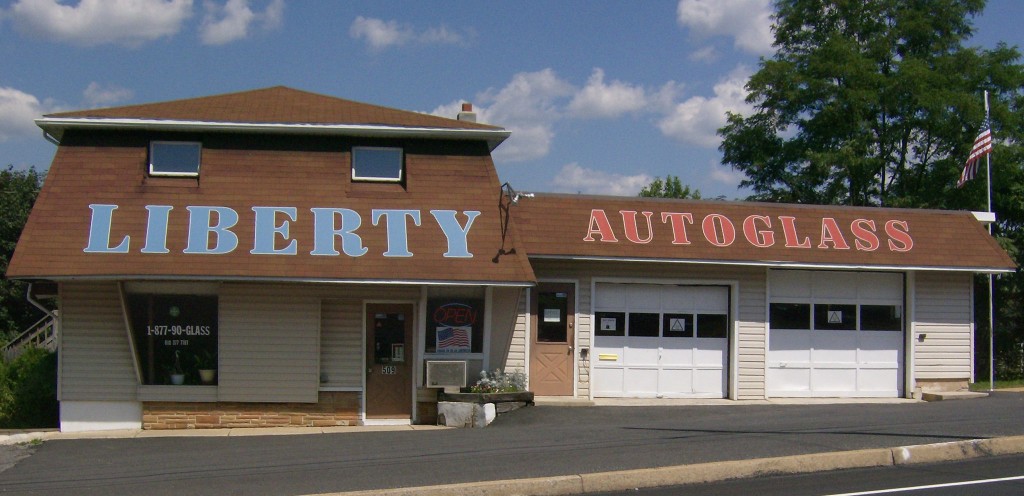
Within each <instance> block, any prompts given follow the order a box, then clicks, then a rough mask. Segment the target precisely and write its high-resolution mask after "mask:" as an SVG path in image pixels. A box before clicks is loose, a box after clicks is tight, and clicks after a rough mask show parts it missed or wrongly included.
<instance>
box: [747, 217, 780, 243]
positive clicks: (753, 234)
mask: <svg viewBox="0 0 1024 496" xmlns="http://www.w3.org/2000/svg"><path fill="white" fill-rule="evenodd" d="M757 221H761V222H763V223H764V227H766V228H767V229H762V230H760V231H758V230H757V226H756V225H754V223H755V222H757ZM771 229H772V219H771V217H768V216H765V215H751V216H749V217H747V218H746V219H743V235H744V236H746V238H747V241H749V242H750V244H752V245H754V246H756V247H758V248H768V247H769V246H772V245H774V244H775V232H774V231H772V230H771Z"/></svg>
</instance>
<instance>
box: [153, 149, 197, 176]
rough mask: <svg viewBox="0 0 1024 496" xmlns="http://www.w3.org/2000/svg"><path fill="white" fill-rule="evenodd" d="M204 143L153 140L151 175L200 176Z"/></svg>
mask: <svg viewBox="0 0 1024 496" xmlns="http://www.w3.org/2000/svg"><path fill="white" fill-rule="evenodd" d="M202 149H203V145H202V143H197V142H192V141H151V142H150V143H149V175H151V176H172V177H198V176H199V163H200V157H201V156H202Z"/></svg>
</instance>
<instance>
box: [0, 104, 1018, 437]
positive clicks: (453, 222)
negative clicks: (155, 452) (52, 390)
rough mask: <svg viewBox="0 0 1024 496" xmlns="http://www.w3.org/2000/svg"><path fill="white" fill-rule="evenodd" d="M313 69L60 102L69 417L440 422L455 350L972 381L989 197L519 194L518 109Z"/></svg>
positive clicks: (802, 382)
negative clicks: (387, 88) (963, 203)
mask: <svg viewBox="0 0 1024 496" xmlns="http://www.w3.org/2000/svg"><path fill="white" fill-rule="evenodd" d="M471 111H472V109H471V107H470V106H465V107H464V112H463V113H461V114H460V116H459V119H445V118H440V117H435V116H429V115H424V114H419V113H413V112H405V111H400V110H394V109H388V108H383V107H378V106H373V105H367V104H362V103H356V102H352V101H347V100H342V99H338V98H333V97H328V96H322V95H316V94H312V93H307V92H302V91H297V90H294V89H290V88H285V87H275V88H268V89H263V90H255V91H247V92H241V93H234V94H227V95H218V96H210V97H204V98H195V99H188V100H179V101H171V102H163V103H154V104H146V105H136V106H128V107H119V108H110V109H99V110H89V111H81V112H68V113H60V114H52V115H47V116H44V117H43V118H41V119H39V120H38V121H37V124H38V125H39V126H40V127H41V128H42V129H43V130H44V132H45V134H46V135H47V136H48V137H49V138H50V139H52V140H53V141H54V142H55V143H58V147H57V153H56V156H55V158H54V160H53V164H52V165H51V167H50V172H49V174H48V176H47V179H46V184H45V185H44V187H43V189H42V191H41V193H40V195H39V198H38V200H37V202H36V205H35V208H34V209H33V211H32V214H31V216H30V218H29V221H28V224H27V226H26V228H25V231H24V232H23V234H22V237H21V239H20V241H19V243H18V247H17V250H16V253H15V255H14V257H13V259H12V261H11V264H10V267H9V269H8V272H7V276H8V277H13V278H20V279H26V280H30V281H50V282H54V283H56V286H57V288H58V301H59V308H60V313H59V315H60V345H59V349H60V354H59V358H60V360H59V362H60V370H59V384H58V389H59V393H58V394H59V400H60V402H61V429H63V430H94V429H117V428H138V427H143V428H149V429H160V428H207V427H227V426H232V427H233V426H273V425H352V424H370V423H396V422H397V423H408V422H429V421H432V419H433V415H434V412H435V411H436V410H435V408H436V391H437V389H436V388H431V387H428V386H427V383H426V375H427V374H426V370H427V365H426V364H427V362H434V361H440V362H450V361H457V362H465V363H466V367H467V369H468V375H469V377H470V379H469V381H470V382H471V383H472V382H473V378H474V377H475V376H476V374H477V373H478V372H479V371H481V370H492V369H495V368H501V369H507V370H513V369H517V370H524V371H526V372H527V374H528V375H529V381H530V388H531V390H533V391H534V392H535V393H536V394H538V395H552V396H555V395H561V396H572V397H581V398H592V397H684V398H686V397H701V398H703V397H715V398H732V399H736V400H745V399H763V398H766V397H787V396H841V397H875V396H884V397H904V396H910V395H912V394H914V392H915V391H920V390H922V389H924V390H927V389H939V388H962V387H965V386H966V384H967V382H968V381H969V380H970V379H971V374H972V365H973V361H974V357H973V355H972V350H973V346H972V345H973V293H972V277H973V274H976V273H998V272H1008V271H1012V270H1014V269H1015V265H1014V263H1013V262H1012V260H1011V259H1010V258H1009V257H1008V256H1007V255H1006V253H1005V252H1003V251H1002V250H1001V249H1000V248H999V246H998V245H997V244H996V243H995V241H994V240H993V239H992V238H991V237H990V236H989V235H988V234H987V233H986V231H985V230H984V228H983V226H982V225H981V223H980V222H978V220H977V219H975V217H974V216H972V214H970V213H967V212H944V211H924V210H896V209H868V208H846V207H826V206H802V205H778V204H760V203H742V202H704V201H679V200H649V199H640V198H617V197H590V196H575V195H551V194H536V195H519V194H516V193H515V192H514V191H513V190H512V189H511V188H510V187H508V186H502V185H501V183H500V182H499V179H498V176H497V173H496V171H495V168H494V164H493V162H492V160H491V158H490V152H491V151H492V150H494V148H495V147H497V146H498V145H499V144H500V143H501V142H502V141H503V140H504V139H506V138H507V137H508V136H509V132H508V131H506V130H504V129H501V128H497V127H493V126H488V125H483V124H479V123H476V122H475V118H474V116H473V114H472V112H471Z"/></svg>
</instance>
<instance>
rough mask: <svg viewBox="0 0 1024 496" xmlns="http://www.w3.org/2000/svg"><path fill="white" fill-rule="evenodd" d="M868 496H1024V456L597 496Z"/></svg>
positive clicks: (821, 473)
mask: <svg viewBox="0 0 1024 496" xmlns="http://www.w3.org/2000/svg"><path fill="white" fill-rule="evenodd" d="M865 492H869V493H871V494H879V495H884V494H894V495H896V494H913V495H914V496H966V495H976V496H997V495H998V496H1002V495H1020V494H1024V455H1013V456H1000V457H991V458H975V459H971V460H962V461H957V462H947V463H934V464H922V465H898V466H892V467H879V468H866V469H854V470H843V471H837V472H819V473H814V474H802V475H784V476H773V477H758V478H754V479H743V480H734V481H724V482H714V483H710V484H700V485H690V486H674V487H661V488H652V489H641V490H639V491H621V492H613V493H598V494H596V495H595V496H602V495H603V496H611V495H629V496H634V495H635V496H677V495H680V494H685V495H686V496H746V495H749V494H756V495H758V496H839V495H843V496H854V495H859V494H864V493H865Z"/></svg>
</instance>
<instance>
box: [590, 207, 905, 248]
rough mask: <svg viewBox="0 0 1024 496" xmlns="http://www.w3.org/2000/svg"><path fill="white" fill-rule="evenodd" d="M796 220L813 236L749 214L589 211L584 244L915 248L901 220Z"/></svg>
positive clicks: (788, 221) (786, 219)
mask: <svg viewBox="0 0 1024 496" xmlns="http://www.w3.org/2000/svg"><path fill="white" fill-rule="evenodd" d="M620 219H621V221H620ZM800 220H802V221H806V220H813V222H814V224H815V226H816V227H815V228H814V229H813V230H812V231H806V232H805V231H801V230H800V229H798V228H797V221H798V218H797V217H794V216H788V215H777V216H769V215H758V214H754V215H747V216H745V217H742V218H731V217H728V216H726V215H724V214H719V213H710V214H707V215H704V216H703V217H702V216H700V215H694V214H693V213H691V212H659V213H657V214H655V213H654V212H637V211H635V210H620V211H619V212H617V215H616V213H613V214H611V215H609V213H608V212H605V211H604V210H603V209H593V210H591V212H590V222H589V224H588V226H587V227H586V231H585V232H586V235H585V236H584V237H583V241H586V242H604V243H619V242H620V239H619V238H620V236H621V237H623V238H625V240H626V241H628V242H630V243H634V244H648V243H667V242H671V243H672V244H673V245H690V244H692V243H693V241H694V240H697V239H703V240H704V241H706V242H707V243H708V244H710V245H712V246H715V247H718V248H725V247H729V246H733V245H734V244H740V243H742V244H747V245H749V246H753V247H757V248H768V247H772V246H776V245H781V246H783V247H785V248H794V249H800V248H804V249H822V250H858V251H868V252H872V251H876V250H882V251H886V250H887V251H891V252H908V251H910V250H912V249H913V248H914V238H913V237H912V236H911V235H910V224H909V223H908V222H907V221H904V220H899V219H888V220H884V221H876V220H874V219H863V218H859V219H854V220H852V221H849V222H848V223H847V222H842V223H841V222H839V221H837V220H836V219H835V218H832V217H820V218H816V219H800ZM659 222H660V223H662V224H665V225H667V226H669V228H670V229H671V233H672V238H671V240H668V239H664V240H662V239H655V236H654V233H655V230H654V226H655V225H657V223H659ZM805 225H806V224H805Z"/></svg>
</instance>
